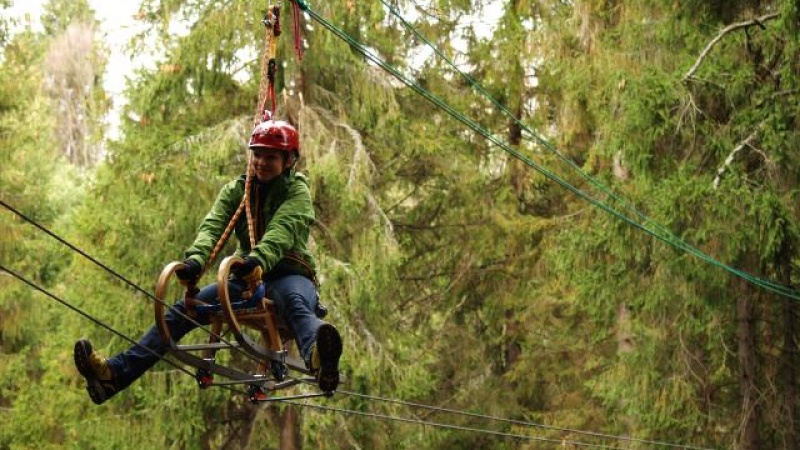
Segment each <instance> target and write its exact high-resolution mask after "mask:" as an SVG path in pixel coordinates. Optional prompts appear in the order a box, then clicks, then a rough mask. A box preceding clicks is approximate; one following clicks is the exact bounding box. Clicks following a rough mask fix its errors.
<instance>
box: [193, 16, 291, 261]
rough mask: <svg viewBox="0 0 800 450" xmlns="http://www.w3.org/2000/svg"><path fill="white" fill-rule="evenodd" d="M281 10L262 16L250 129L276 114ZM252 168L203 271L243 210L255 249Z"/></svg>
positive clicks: (250, 164) (248, 169) (251, 162)
mask: <svg viewBox="0 0 800 450" xmlns="http://www.w3.org/2000/svg"><path fill="white" fill-rule="evenodd" d="M279 17H280V7H279V6H270V7H269V8H268V9H267V14H266V16H265V17H264V25H266V27H265V28H266V31H265V33H264V51H263V56H262V59H261V81H260V82H259V86H258V105H256V114H255V117H254V118H253V126H256V125H258V124H259V123H260V122H261V121H262V120H267V119H268V118H269V117H271V116H272V114H274V113H275V108H276V105H275V87H274V85H273V83H274V69H275V54H276V53H277V39H276V38H277V37H278V36H279V35H280V21H279ZM270 64H272V66H273V72H272V73H273V76H270ZM270 97H271V102H272V105H271V106H272V110H271V111H270V113H269V116H268V115H267V109H266V106H267V100H269V99H270ZM254 172H255V169H254V168H253V159H252V156H250V158H248V161H247V176H246V177H245V183H244V195H243V196H242V202H241V203H239V206H238V207H237V208H236V212H235V213H234V214H233V217H231V220H230V222H228V225H227V226H226V227H225V232H224V233H222V236H221V237H220V239H219V241H217V245H215V246H214V250H213V251H212V252H211V255H209V257H208V261H206V265H205V267H204V268H203V272H205V270H206V269H207V268H208V267H211V265H212V264H213V263H214V260H215V259H216V258H217V256H219V253H220V252H221V251H222V248H223V247H224V246H225V243H226V242H227V241H228V239H229V238H230V236H231V234H232V233H233V229H234V227H235V226H236V222H237V221H238V220H239V217H241V215H242V211H245V213H246V216H247V229H248V230H247V231H248V234H249V238H250V247H251V248H253V247H255V246H256V227H255V220H254V218H253V211H252V208H251V206H250V190H251V189H252V186H253V174H254Z"/></svg>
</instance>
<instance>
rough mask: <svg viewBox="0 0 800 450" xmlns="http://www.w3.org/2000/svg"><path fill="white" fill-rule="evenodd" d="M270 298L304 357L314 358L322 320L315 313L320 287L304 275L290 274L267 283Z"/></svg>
mask: <svg viewBox="0 0 800 450" xmlns="http://www.w3.org/2000/svg"><path fill="white" fill-rule="evenodd" d="M266 288H267V289H266V292H267V298H269V299H270V300H272V301H273V302H274V303H275V307H276V308H277V310H278V315H280V316H281V317H282V318H283V320H284V321H285V322H286V325H287V326H289V328H290V329H291V331H292V333H294V336H295V342H296V343H297V349H298V350H299V351H300V355H301V356H302V357H303V360H304V361H306V362H308V361H309V358H310V357H311V346H312V344H313V343H314V339H315V338H316V335H317V328H319V326H320V325H322V323H323V322H322V321H321V320H320V319H319V318H318V317H317V315H316V314H314V308H315V307H316V305H317V290H316V287H315V286H314V283H313V282H312V281H311V280H309V279H308V278H306V277H304V276H301V275H288V276H285V277H281V278H277V279H275V280H271V281H268V282H267V285H266Z"/></svg>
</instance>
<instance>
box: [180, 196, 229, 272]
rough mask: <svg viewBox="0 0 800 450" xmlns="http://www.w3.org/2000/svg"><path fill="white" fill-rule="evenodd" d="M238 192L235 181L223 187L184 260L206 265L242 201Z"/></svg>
mask: <svg viewBox="0 0 800 450" xmlns="http://www.w3.org/2000/svg"><path fill="white" fill-rule="evenodd" d="M240 191H241V188H240V187H238V186H237V181H235V180H234V181H232V182H230V183H228V184H226V185H225V186H223V188H222V190H220V192H219V195H218V196H217V200H216V201H215V202H214V206H212V207H211V211H209V212H208V214H206V217H205V218H204V219H203V222H202V223H200V227H199V229H198V231H197V237H196V238H195V240H194V243H193V244H192V246H191V247H189V249H188V250H186V252H185V254H184V258H191V259H194V260H195V261H197V262H199V263H200V264H201V265H205V264H206V262H207V261H208V257H209V256H210V255H211V251H212V250H214V246H215V245H216V244H217V241H218V240H219V238H220V237H222V233H223V232H225V227H227V226H228V222H230V220H231V218H232V217H233V215H234V214H235V213H236V209H237V208H238V207H239V203H240V202H241V199H242V192H240Z"/></svg>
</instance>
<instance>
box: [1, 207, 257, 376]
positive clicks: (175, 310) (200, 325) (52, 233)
mask: <svg viewBox="0 0 800 450" xmlns="http://www.w3.org/2000/svg"><path fill="white" fill-rule="evenodd" d="M0 205H2V206H3V207H5V208H6V209H8V210H9V211H11V212H13V213H14V214H16V215H17V216H18V217H20V218H21V219H22V220H24V221H26V222H28V223H30V224H31V225H33V226H34V227H36V228H38V229H39V230H41V231H42V232H44V233H45V234H47V235H48V236H50V237H52V238H53V239H55V240H56V241H58V242H60V243H61V244H63V245H65V246H67V247H68V248H69V249H70V250H72V251H74V252H76V253H78V254H79V255H81V256H83V257H84V258H86V259H88V260H89V261H91V262H92V263H94V264H96V265H97V266H99V267H100V268H102V269H103V270H105V271H106V272H108V273H110V274H112V275H114V276H115V277H116V278H118V279H120V280H121V281H123V282H124V283H125V284H127V285H128V286H129V287H131V288H133V289H134V290H135V291H138V292H140V293H142V294H144V295H145V296H146V297H147V298H149V299H151V300H153V301H154V302H157V303H159V304H161V305H164V306H165V307H167V308H168V309H169V310H170V311H173V312H175V313H177V314H178V315H179V316H180V317H182V318H183V319H185V320H187V321H188V322H189V323H191V324H192V325H194V326H195V327H197V328H199V329H201V330H203V331H204V332H205V333H207V334H208V335H209V336H213V337H214V338H217V339H219V340H220V342H223V343H225V344H227V345H228V346H229V347H230V348H231V350H232V351H235V352H237V353H239V354H240V355H244V356H245V357H246V358H249V359H250V360H252V361H255V362H258V358H256V357H255V356H254V355H251V354H249V353H247V352H245V351H244V350H242V349H240V348H239V347H237V346H236V345H234V344H233V343H232V342H230V341H229V340H227V339H225V338H224V337H222V336H219V335H217V334H216V333H214V332H213V331H211V329H209V328H208V327H207V326H205V325H202V324H201V323H199V322H198V321H196V320H195V319H193V318H192V317H190V316H189V315H187V314H185V313H184V312H182V311H180V310H179V309H177V308H175V307H174V306H172V305H167V304H166V302H164V301H163V300H159V299H158V298H157V297H156V296H155V295H153V294H151V293H150V292H148V291H146V290H145V289H143V288H141V287H140V286H139V285H137V284H136V283H134V282H133V281H130V280H129V279H128V278H126V277H125V276H123V275H122V274H120V273H119V272H117V271H116V270H114V269H112V268H111V267H109V266H107V265H105V264H103V263H102V262H100V261H98V260H97V259H96V258H94V257H93V256H91V255H89V254H88V253H86V252H84V251H83V250H81V249H79V248H78V247H76V246H75V245H73V244H71V243H69V242H68V241H67V240H65V239H64V238H62V237H61V236H59V235H57V234H55V233H54V232H52V231H50V230H49V229H47V228H46V227H45V226H43V225H41V224H39V223H38V222H36V221H35V220H33V219H32V218H30V217H28V216H27V215H25V214H23V213H22V212H21V211H19V210H18V209H16V208H14V207H13V206H11V205H9V204H8V203H6V202H5V201H4V200H3V199H0Z"/></svg>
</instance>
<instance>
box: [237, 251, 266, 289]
mask: <svg viewBox="0 0 800 450" xmlns="http://www.w3.org/2000/svg"><path fill="white" fill-rule="evenodd" d="M262 270H263V269H261V263H260V262H258V260H257V259H256V258H253V257H252V256H248V257H247V258H245V259H244V262H242V263H241V264H237V265H235V266H233V267H232V268H231V272H233V276H235V277H236V278H239V279H240V280H244V281H245V282H247V283H248V284H251V283H253V282H255V281H257V280H259V279H260V278H261V273H262Z"/></svg>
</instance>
